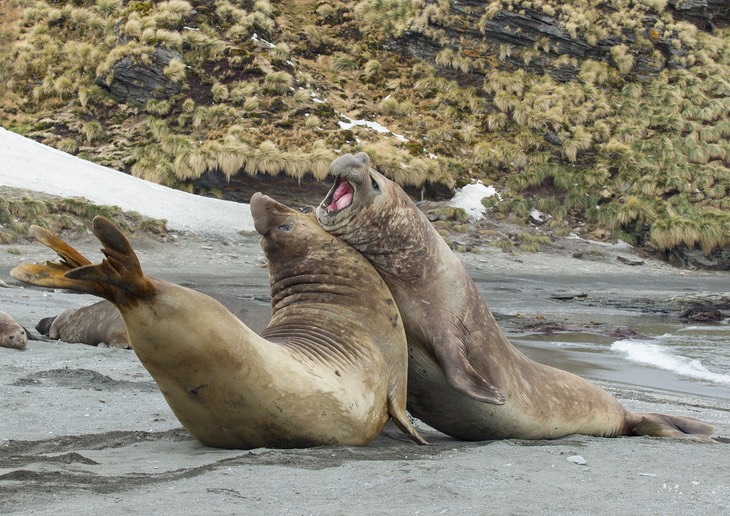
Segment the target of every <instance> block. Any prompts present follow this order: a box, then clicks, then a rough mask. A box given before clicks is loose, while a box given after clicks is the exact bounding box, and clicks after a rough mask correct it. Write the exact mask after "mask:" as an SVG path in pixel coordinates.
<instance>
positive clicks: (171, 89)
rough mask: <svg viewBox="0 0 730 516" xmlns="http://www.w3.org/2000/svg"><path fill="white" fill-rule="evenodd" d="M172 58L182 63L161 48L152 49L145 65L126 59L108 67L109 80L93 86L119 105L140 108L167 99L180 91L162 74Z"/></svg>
mask: <svg viewBox="0 0 730 516" xmlns="http://www.w3.org/2000/svg"><path fill="white" fill-rule="evenodd" d="M173 59H177V60H182V56H181V55H180V54H179V53H178V52H176V51H175V50H169V49H166V48H162V47H157V48H156V49H155V52H154V53H153V54H152V56H151V59H150V62H149V63H148V64H144V63H141V62H139V61H138V60H136V59H135V58H134V57H132V56H126V57H124V58H122V59H121V60H119V62H118V63H116V64H115V65H114V66H113V67H112V78H111V81H109V82H106V81H105V80H104V79H97V84H99V85H100V86H101V87H103V88H106V89H108V90H109V92H110V93H111V94H112V95H113V96H114V97H115V98H116V99H118V100H119V101H120V102H124V103H127V104H131V105H133V106H137V107H143V106H144V105H145V104H146V103H147V101H148V100H150V99H157V100H161V99H167V98H170V97H172V96H173V95H175V94H176V93H178V92H179V91H180V84H179V83H177V82H175V81H172V80H171V79H169V78H168V77H167V76H166V75H165V73H164V70H165V67H166V66H167V65H169V64H170V61H172V60H173Z"/></svg>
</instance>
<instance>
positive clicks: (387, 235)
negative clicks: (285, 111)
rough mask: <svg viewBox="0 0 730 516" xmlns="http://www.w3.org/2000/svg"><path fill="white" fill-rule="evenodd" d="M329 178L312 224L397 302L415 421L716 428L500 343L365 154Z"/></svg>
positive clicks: (487, 426) (408, 205)
mask: <svg viewBox="0 0 730 516" xmlns="http://www.w3.org/2000/svg"><path fill="white" fill-rule="evenodd" d="M331 172H332V174H333V175H334V176H335V177H336V180H335V185H334V186H333V188H332V189H331V190H330V193H329V194H328V195H327V197H326V198H325V200H324V201H323V202H322V204H321V205H320V206H319V208H318V209H317V217H318V219H319V222H320V223H321V224H322V225H323V227H324V228H325V229H327V230H328V231H330V232H331V233H333V234H334V235H336V236H338V237H340V238H342V239H343V240H345V241H346V242H348V243H349V244H350V245H352V246H353V247H355V248H356V249H357V250H358V251H360V252H361V253H362V254H363V255H364V256H365V257H366V258H368V260H370V262H371V263H372V264H373V265H374V266H375V268H376V270H377V271H378V272H379V273H380V274H381V276H382V277H383V278H384V279H385V282H386V283H387V284H388V286H389V287H390V289H391V292H392V293H393V297H395V300H396V302H397V303H398V307H399V309H400V311H401V315H402V317H403V320H404V325H405V328H406V335H407V337H408V347H409V354H410V360H409V371H408V374H409V376H408V409H409V411H410V412H411V413H412V414H413V415H415V416H417V417H418V418H420V419H422V420H423V421H425V422H426V423H428V424H429V425H431V426H433V427H434V428H436V429H438V430H440V431H442V432H444V433H447V434H449V435H451V436H454V437H458V438H460V439H468V440H483V439H505V438H524V439H551V438H556V437H560V436H564V435H568V434H573V433H580V434H588V435H596V436H606V437H609V436H616V435H654V436H667V437H680V438H690V439H695V440H703V441H707V440H710V439H709V438H708V437H706V436H707V435H709V434H710V433H711V431H712V427H711V426H710V425H707V424H705V423H702V422H700V421H698V420H696V419H694V418H687V417H677V416H667V415H662V414H637V413H633V412H629V411H628V410H627V409H625V408H624V407H623V406H622V405H621V404H620V403H619V402H618V401H617V400H616V399H615V398H614V397H613V396H611V395H610V394H609V393H608V392H606V391H604V390H603V389H600V388H599V387H597V386H595V385H593V384H592V383H590V382H588V381H586V380H584V379H582V378H580V377H578V376H576V375H573V374H571V373H568V372H565V371H561V370H559V369H555V368H552V367H548V366H545V365H541V364H538V363H536V362H534V361H532V360H530V359H528V358H527V357H525V356H524V355H523V354H522V353H520V352H519V351H518V350H517V349H516V348H515V347H514V346H513V345H512V344H511V343H510V342H509V341H508V340H507V338H506V337H505V336H504V334H503V333H502V331H501V330H500V328H499V327H498V325H497V323H496V321H495V320H494V317H493V316H492V314H491V313H490V311H489V309H488V308H487V306H486V304H485V303H484V301H483V300H482V298H481V296H480V295H479V292H478V291H477V288H476V285H475V284H474V282H473V281H472V280H471V278H470V277H469V274H468V273H467V272H466V269H465V268H464V266H463V265H462V263H461V261H460V260H459V259H458V257H457V256H456V255H455V254H454V253H453V252H452V251H451V249H449V247H448V246H447V245H446V244H445V242H444V241H443V239H442V238H441V237H440V236H439V235H438V233H437V232H436V231H435V229H434V228H433V226H432V225H431V224H430V222H429V221H428V220H427V219H426V217H425V216H424V215H423V214H422V213H421V212H420V210H419V209H418V207H417V206H416V205H415V204H414V203H413V202H412V201H411V199H410V198H409V197H408V195H406V193H405V192H404V191H403V190H402V189H401V188H400V187H399V186H398V185H396V184H395V183H393V182H392V181H390V180H388V179H386V178H385V177H384V176H382V175H381V174H379V173H378V172H377V171H375V170H373V169H372V168H371V167H370V160H369V158H368V156H367V154H365V153H360V154H357V155H355V156H353V155H345V156H341V157H340V158H338V159H336V160H335V161H334V162H333V163H332V165H331ZM475 375H478V376H477V377H475ZM479 377H481V379H482V380H483V381H480V380H479ZM490 389H494V390H493V391H490ZM490 392H499V393H503V394H504V399H500V397H499V395H497V396H496V397H490V396H489V395H490ZM500 403H501V404H500Z"/></svg>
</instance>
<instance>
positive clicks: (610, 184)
mask: <svg viewBox="0 0 730 516" xmlns="http://www.w3.org/2000/svg"><path fill="white" fill-rule="evenodd" d="M457 9H461V8H460V7H458V6H457V5H456V4H453V3H450V2H437V1H428V2H423V1H420V0H418V1H417V0H400V1H396V0H363V1H337V0H331V1H324V2H311V1H304V2H277V3H272V2H269V1H267V0H258V1H255V2H254V1H251V0H218V1H216V2H214V3H211V2H202V1H194V0H190V1H188V0H168V1H162V2H151V1H141V0H136V1H135V0H133V1H129V2H124V1H122V0H96V1H90V0H89V1H87V0H74V1H64V0H61V1H53V2H51V1H50V0H48V1H42V0H15V2H14V3H12V5H11V7H9V8H7V7H6V11H10V12H7V13H6V12H4V13H3V14H4V15H5V16H4V19H5V20H7V21H6V22H4V24H3V25H2V26H1V27H0V45H1V46H2V49H3V52H1V53H0V97H1V98H2V100H1V101H0V102H1V103H2V104H1V106H0V108H1V109H0V124H2V125H3V126H5V127H8V128H10V129H11V130H15V131H17V132H20V133H22V134H25V135H27V136H30V137H32V138H35V139H38V140H40V141H43V142H44V143H47V144H50V145H53V146H56V147H57V148H59V149H62V150H64V151H66V152H70V153H75V154H79V155H83V156H84V157H87V158H88V159H91V160H93V161H97V162H99V163H102V164H105V165H109V166H113V167H115V168H118V169H123V170H127V171H129V172H131V173H133V174H135V175H137V176H139V177H144V178H146V179H150V180H152V181H156V182H160V183H164V184H167V185H171V186H176V187H179V188H184V189H187V190H191V189H193V186H192V184H193V183H194V182H195V180H196V179H198V178H200V177H202V176H204V175H205V174H208V173H211V172H220V173H222V174H223V175H224V176H225V177H226V178H229V179H230V178H231V177H233V176H235V175H237V174H272V175H276V174H280V173H285V174H288V175H291V176H294V177H300V178H301V177H304V176H305V175H311V176H313V177H315V178H320V179H321V178H324V177H325V176H326V174H327V169H328V165H329V162H330V161H331V160H332V159H333V158H334V157H336V156H337V155H338V154H339V153H341V152H357V151H360V150H364V151H366V152H368V153H369V154H370V156H371V159H372V161H373V163H374V164H375V166H376V167H377V168H378V169H380V170H381V171H382V172H384V173H385V174H386V175H388V176H389V177H391V178H392V179H394V180H395V181H397V182H399V183H401V184H404V185H415V186H420V185H423V184H424V183H426V182H429V183H439V184H444V185H447V186H449V187H453V186H459V185H463V184H467V183H469V182H471V181H473V180H475V179H482V180H484V181H487V178H488V180H489V182H491V183H493V184H494V185H495V186H496V187H498V189H499V190H500V194H501V200H497V199H496V198H491V199H490V200H489V201H488V204H489V206H488V207H489V208H490V209H491V210H492V212H493V213H494V214H495V216H497V217H507V216H510V217H511V218H513V219H515V220H517V221H518V222H523V223H526V222H527V220H528V217H529V213H530V212H531V211H532V210H533V209H537V210H539V211H541V212H543V213H545V214H547V215H549V216H550V217H551V218H550V220H549V227H550V228H552V229H553V231H554V232H556V234H566V233H567V232H569V231H570V227H571V226H574V225H575V224H577V223H582V224H585V225H586V229H587V233H593V232H595V231H596V230H601V231H602V232H604V233H605V234H607V235H610V236H612V237H613V238H622V239H624V240H626V241H629V242H632V243H635V244H638V245H642V244H646V243H650V242H651V243H653V245H655V246H656V247H657V248H658V249H660V250H662V251H668V252H671V251H672V249H674V248H676V247H679V246H686V247H689V248H694V247H696V248H699V249H702V250H703V251H704V252H705V253H711V252H713V251H714V250H717V249H721V248H724V247H727V246H728V245H730V200H729V199H728V195H727V194H728V192H730V168H729V164H730V145H729V144H728V142H729V140H730V79H729V78H730V31H729V30H728V29H727V28H719V29H715V30H714V32H706V31H704V30H700V29H698V28H697V27H696V26H694V25H692V24H691V23H689V22H685V21H678V20H676V19H675V18H674V16H673V11H672V9H671V8H670V6H668V3H667V1H666V0H640V1H635V2H628V1H626V0H608V1H607V2H561V1H558V0H543V1H540V2H537V1H532V0H493V1H491V2H486V3H484V4H483V5H482V6H477V7H472V8H470V9H468V10H467V11H462V10H457ZM532 12H535V13H538V14H539V15H540V16H544V17H549V18H550V19H553V20H555V25H556V30H560V31H562V33H563V35H564V39H565V40H567V39H573V40H577V41H579V42H580V43H581V45H583V48H585V53H586V57H585V58H583V59H578V58H576V57H575V56H573V55H570V54H567V53H561V52H563V50H562V48H561V47H559V46H558V45H556V44H555V42H554V41H552V40H550V39H549V38H548V37H547V36H545V37H544V38H542V39H538V40H537V41H536V42H535V43H534V45H529V46H522V47H520V46H515V45H509V44H506V43H504V42H501V43H500V42H498V41H493V40H492V39H490V37H482V34H485V33H486V31H487V28H488V27H489V26H490V23H492V21H493V20H495V19H499V20H502V19H505V18H504V13H513V14H515V15H516V16H529V15H530V13H532ZM457 22H458V26H459V30H458V31H449V30H448V29H449V27H454V26H456V24H457ZM505 23H506V22H505ZM466 29H468V31H467V32H465V30H466ZM501 30H505V31H506V32H510V31H515V30H517V29H516V27H513V26H509V25H507V26H505V27H502V28H501ZM469 31H470V32H469ZM469 34H472V35H475V36H472V37H469ZM414 35H417V36H418V37H419V38H425V39H427V40H429V43H430V45H436V46H437V47H438V50H437V51H435V52H434V54H433V56H431V57H425V58H424V59H423V60H420V59H416V58H412V57H409V56H407V55H403V54H401V53H399V52H398V51H397V50H396V49H401V48H404V47H405V46H407V45H391V44H389V43H391V42H392V39H393V38H410V41H409V44H411V45H417V44H418V42H417V41H416V40H415V38H414ZM609 41H610V44H609V43H607V42H609ZM158 48H164V49H167V50H169V51H174V52H176V53H177V54H176V55H177V56H179V58H178V57H175V58H174V59H172V60H171V61H170V62H169V63H168V64H167V65H166V66H165V68H164V70H163V74H164V76H165V77H167V78H168V79H169V81H171V83H173V84H175V85H177V86H178V87H179V88H180V90H179V92H178V93H175V94H172V95H169V96H167V97H165V96H157V97H155V98H153V99H150V100H148V101H146V102H145V103H144V105H140V106H135V105H133V103H129V102H121V101H120V100H119V99H116V98H114V97H113V96H112V95H111V93H110V92H109V91H108V90H107V89H106V88H105V87H104V85H105V84H107V85H108V84H111V82H112V80H113V79H114V73H115V72H114V70H115V68H114V67H115V65H116V64H117V63H118V62H119V61H120V60H121V59H123V58H128V59H131V61H132V62H134V63H140V64H149V63H151V61H152V59H153V55H154V53H155V50H156V49H158ZM419 55H423V56H427V54H426V53H422V54H421V53H419ZM558 72H560V73H558ZM341 115H345V116H347V117H349V118H351V119H355V120H357V119H366V120H373V121H377V122H379V123H380V124H382V125H383V126H385V127H387V128H388V129H390V130H391V131H393V133H397V134H398V135H402V136H403V137H404V138H398V137H395V136H394V135H393V134H390V133H379V132H376V131H374V130H371V129H368V128H367V127H362V126H354V127H351V128H349V129H347V130H343V129H341V128H340V126H339V122H342V121H344V118H342V116H341ZM28 209H30V208H28ZM43 216H44V215H42V214H39V215H37V217H43ZM504 242H505V243H504V244H497V245H504V246H509V245H512V246H513V247H514V246H515V245H517V246H518V247H519V248H520V249H524V250H527V249H528V247H529V248H531V249H534V248H536V247H537V246H539V245H540V244H541V243H542V242H538V241H520V242H511V241H504ZM506 242H511V244H508V243H506Z"/></svg>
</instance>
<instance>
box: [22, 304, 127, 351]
mask: <svg viewBox="0 0 730 516" xmlns="http://www.w3.org/2000/svg"><path fill="white" fill-rule="evenodd" d="M35 328H36V330H38V331H39V332H40V333H41V334H43V335H47V336H48V337H50V338H51V339H55V340H61V341H63V342H76V343H81V344H89V345H90V346H97V345H99V344H101V343H105V344H108V345H109V346H110V347H112V348H127V349H128V348H130V347H131V346H130V344H129V337H128V336H127V328H126V327H125V326H124V321H123V320H122V315H121V314H120V313H119V310H117V307H116V306H114V305H113V304H112V303H110V302H109V301H107V300H102V301H99V302H97V303H94V304H92V305H89V306H82V307H81V308H68V309H66V310H64V311H63V312H61V313H60V314H58V315H57V316H55V317H46V318H44V319H41V320H40V321H39V322H38V324H37V325H36V327H35Z"/></svg>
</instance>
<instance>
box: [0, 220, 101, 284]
mask: <svg viewBox="0 0 730 516" xmlns="http://www.w3.org/2000/svg"><path fill="white" fill-rule="evenodd" d="M30 232H31V234H32V235H33V236H34V237H35V238H36V239H37V240H38V241H39V242H41V243H42V244H44V245H46V246H47V247H49V248H51V249H53V250H54V251H55V252H56V254H58V256H59V257H60V258H61V262H60V263H53V262H46V263H43V264H36V263H21V264H20V265H17V266H16V267H14V268H13V270H11V271H10V275H11V276H12V277H13V278H15V279H17V280H19V281H22V282H24V283H30V284H31V285H38V286H40V287H49V288H63V289H68V290H73V291H75V292H84V293H88V294H93V295H97V296H101V297H105V294H106V291H107V290H106V289H105V288H104V287H103V286H102V285H92V284H88V285H85V284H79V282H78V281H74V280H72V279H69V278H67V277H66V275H65V274H66V273H67V272H68V271H70V270H73V269H75V268H77V267H83V266H86V265H89V264H90V263H91V262H90V261H89V260H88V259H87V258H86V257H85V256H84V255H82V254H81V253H80V252H78V251H77V250H76V249H74V248H73V247H71V246H70V245H68V244H67V243H66V242H64V241H63V240H61V239H60V238H59V237H58V236H56V235H54V234H53V233H51V232H50V231H48V230H46V229H43V228H42V227H40V226H31V227H30Z"/></svg>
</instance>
